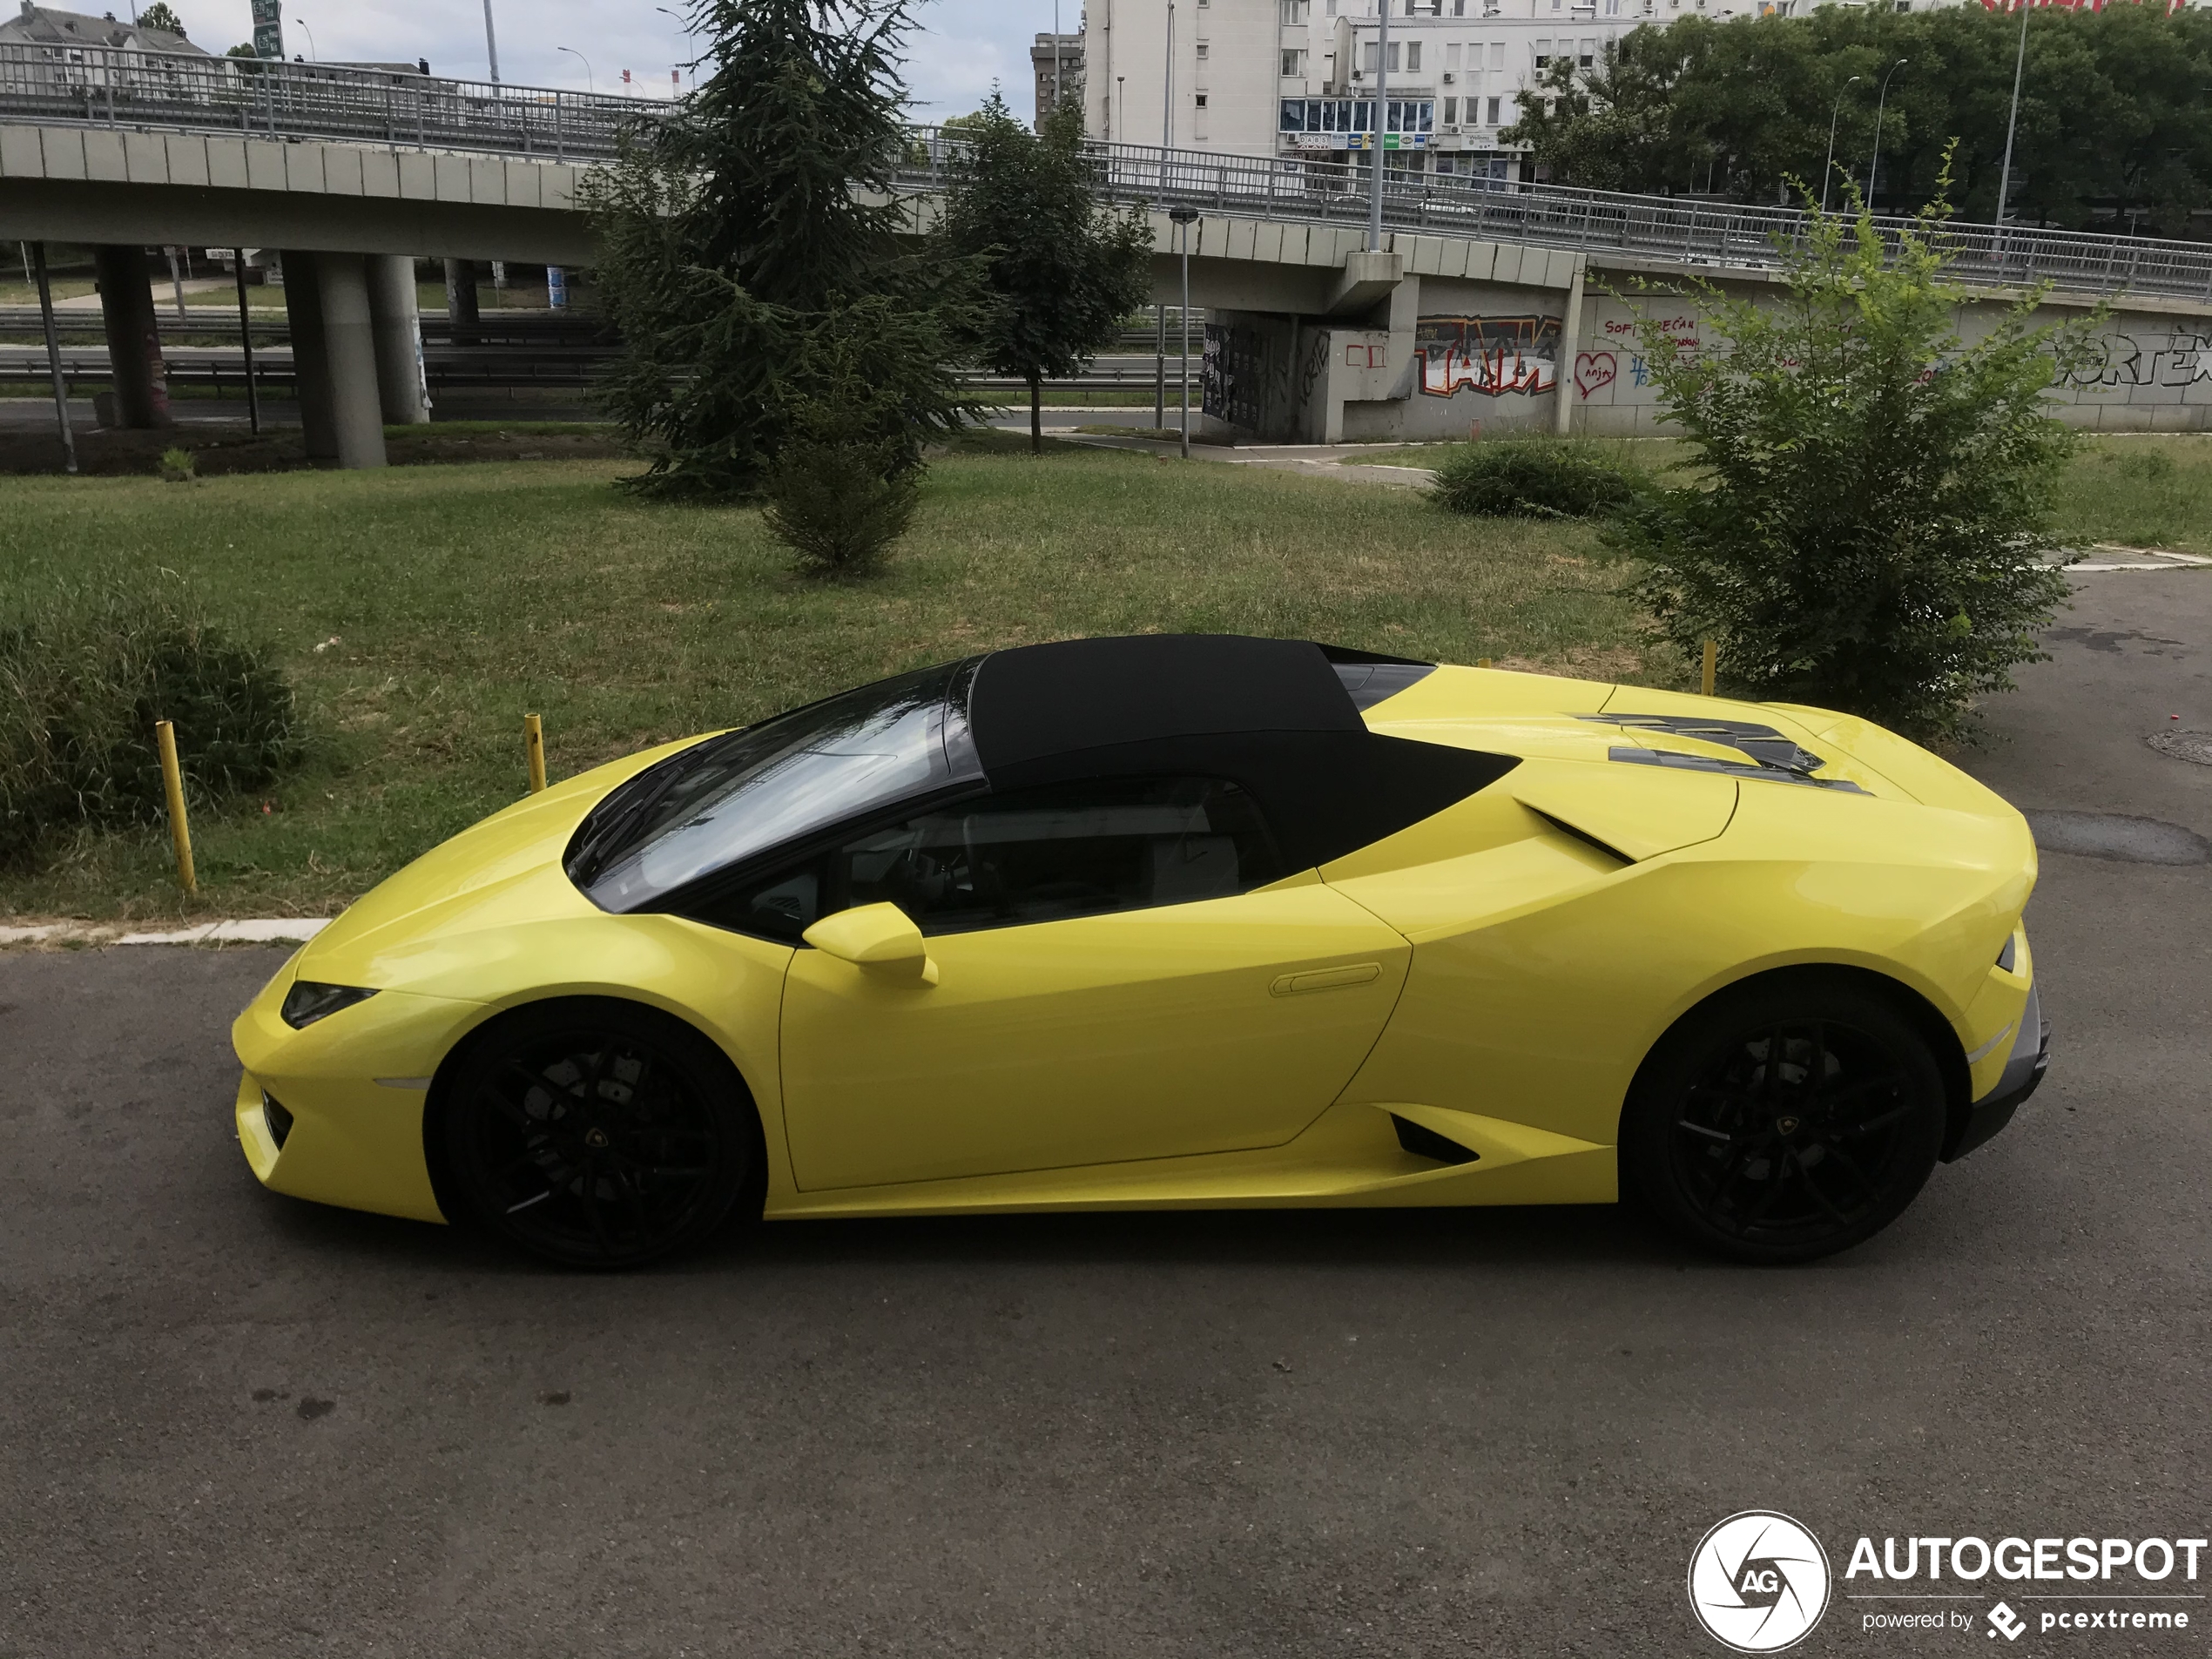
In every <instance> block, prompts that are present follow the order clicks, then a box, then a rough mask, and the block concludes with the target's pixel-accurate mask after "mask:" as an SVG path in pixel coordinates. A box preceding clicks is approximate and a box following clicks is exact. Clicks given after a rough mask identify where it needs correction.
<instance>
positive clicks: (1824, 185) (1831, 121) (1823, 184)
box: [1820, 75, 1859, 212]
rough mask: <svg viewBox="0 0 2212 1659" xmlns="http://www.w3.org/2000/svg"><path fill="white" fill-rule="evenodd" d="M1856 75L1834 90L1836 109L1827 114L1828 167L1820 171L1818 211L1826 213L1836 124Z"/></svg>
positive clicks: (1833, 173)
mask: <svg viewBox="0 0 2212 1659" xmlns="http://www.w3.org/2000/svg"><path fill="white" fill-rule="evenodd" d="M1858 80H1859V78H1858V76H1856V75H1854V76H1852V77H1851V79H1849V80H1847V81H1845V82H1844V84H1842V85H1841V86H1839V87H1838V88H1837V89H1836V107H1835V108H1834V109H1832V110H1831V111H1829V112H1828V165H1826V166H1824V167H1823V168H1822V169H1821V170H1820V211H1821V212H1827V211H1828V183H1829V180H1831V179H1833V178H1834V177H1835V176H1836V122H1837V119H1838V118H1839V117H1840V116H1842V114H1843V112H1844V93H1846V92H1848V91H1851V88H1852V87H1853V86H1855V85H1857V84H1858Z"/></svg>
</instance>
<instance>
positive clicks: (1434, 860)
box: [233, 636, 2048, 1267]
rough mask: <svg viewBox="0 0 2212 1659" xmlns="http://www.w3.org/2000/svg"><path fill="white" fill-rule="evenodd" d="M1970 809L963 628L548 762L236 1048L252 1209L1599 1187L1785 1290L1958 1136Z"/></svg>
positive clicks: (1957, 786) (1989, 905)
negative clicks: (578, 772)
mask: <svg viewBox="0 0 2212 1659" xmlns="http://www.w3.org/2000/svg"><path fill="white" fill-rule="evenodd" d="M2034 880H2035V847H2034V844H2033V840H2031V839H2030V837H2029V834H2028V830H2027V824H2026V823H2025V822H2024V821H2023V820H2022V819H2021V818H2020V814H2019V813H2016V812H2014V811H2013V809H2012V808H2011V807H2010V806H2006V803H2005V802H2004V801H2002V800H2001V799H1999V798H1998V797H1997V796H1995V795H1993V794H1992V793H1991V792H1989V791H1988V790H1986V789H1985V788H1983V787H1982V786H1980V785H1979V784H1977V783H1975V782H1974V781H1973V779H1970V778H1968V777H1966V775H1965V774H1964V773H1962V772H1959V771H1957V770H1956V769H1955V768H1953V767H1952V766H1950V765H1946V763H1945V762H1944V761H1942V760H1939V759H1937V758H1936V757H1935V756H1933V755H1931V754H1929V753H1927V752H1925V751H1924V750H1921V749H1919V748H1916V747H1915V746H1914V745H1912V744H1910V743H1907V742H1905V741H1904V740H1903V739H1902V738H1897V737H1895V736H1892V734H1890V733H1889V732H1885V731H1882V730H1881V729H1880V728H1878V727H1876V726H1872V725H1868V724H1866V723H1865V721H1862V720H1858V719H1853V718H1849V717H1847V716H1844V715H1839V714H1835V713H1829V712H1824V711H1820V710H1817V709H1810V708H1799V707H1794V706H1784V705H1755V704H1734V703H1727V702H1722V701H1718V700H1716V699H1714V698H1696V697H1687V696H1682V695H1678V694H1676V693H1671V692H1665V691H1644V690H1639V689H1637V688H1635V687H1633V686H1619V685H1595V684H1589V683H1585V682H1581V681H1577V680H1568V679H1555V678H1548V677H1545V676H1540V675H1533V674H1514V673H1506V672H1501V671H1490V670H1482V669H1467V668H1449V667H1438V666H1436V665H1435V664H1429V663H1416V662H1406V661H1403V660H1399V659H1397V658H1385V657H1377V656H1373V655H1371V654H1368V653H1365V652H1360V651H1344V650H1339V649H1335V648H1332V647H1329V646H1324V645H1316V644H1305V643H1303V642H1298V641H1291V640H1272V639H1247V638H1238V637H1211V636H1160V637H1142V638H1131V639H1090V640H1079V641H1071V642H1068V643H1064V644H1049V645H1034V646H1026V647H1022V648H1021V649H1018V650H1011V651H993V652H990V653H988V655H985V656H981V657H976V658H969V659H968V660H967V661H964V662H959V663H954V664H948V665H947V666H943V667H939V668H931V669H926V670H923V671H920V672H918V673H911V674H906V675H902V676H900V677H899V678H895V679H889V680H885V681H883V682H881V683H880V684H878V685H869V686H865V687H863V688H861V689H860V690H858V691H847V692H846V693H844V694H843V695H841V696H838V697H833V698H828V699H826V700H825V701H823V702H819V703H815V704H813V705H809V706H807V707H806V708H802V709H798V710H795V711H792V712H790V713H787V714H783V715H779V716H778V717H776V718H773V719H770V720H764V721H762V722H760V723H759V725H752V726H748V727H745V728H744V729H743V730H739V731H734V732H725V733H722V734H719V735H717V736H712V737H707V738H693V739H691V740H688V741H685V742H683V743H678V744H671V745H667V746H666V747H664V748H660V749H656V750H652V751H651V752H647V753H644V754H640V755H637V756H633V757H631V759H628V760H624V761H622V762H619V763H617V764H616V765H610V766H604V767H602V768H600V769H599V770H597V771H596V772H589V773H586V774H585V775H583V776H582V777H579V778H575V779H570V780H569V781H568V782H566V783H563V784H561V785H558V786H555V787H553V788H551V789H549V790H546V791H544V792H543V793H540V794H536V795H533V796H531V797H529V798H528V799H524V800H523V801H520V802H517V803H516V805H515V806H510V807H509V808H507V809H506V810H505V811H504V812H501V813H496V814H494V815H493V816H492V817H490V818H489V819H485V820H484V821H483V822H482V823H481V824H479V825H477V826H475V827H474V828H473V829H470V830H469V831H467V832H465V833H462V834H461V835H458V836H456V837H455V838H454V839H453V840H450V841H448V842H447V843H446V844H445V845H444V846H440V847H438V848H437V849H435V851H433V852H431V853H428V854H427V855H426V856H424V857H423V858H421V859H419V860H416V861H415V863H414V864H412V865H410V866H408V867H407V868H406V869H404V870H402V871H401V872H400V873H398V874H397V875H395V876H394V877H393V878H392V879H391V880H388V881H386V882H385V883H384V884H383V885H382V886H381V887H378V888H376V889H375V891H374V892H373V893H371V894H368V896H367V897H366V898H364V899H362V900H361V901H360V902H359V903H358V904H356V905H354V907H352V908H351V909H349V910H347V912H346V913H345V914H343V915H342V916H341V917H340V918H339V919H338V920H337V921H335V922H334V923H333V924H332V925H331V926H330V927H328V928H327V929H326V930H325V931H324V932H323V933H321V934H320V935H318V936H317V937H316V938H315V939H314V941H312V942H311V943H309V944H308V945H307V947H306V948H304V949H302V950H301V951H300V953H299V954H297V955H296V956H295V957H293V960H292V961H289V962H287V964H286V965H285V967H284V968H283V969H282V970H281V971H280V973H279V974H277V976H276V977H275V978H274V979H273V980H272V981H270V983H269V984H268V986H267V988H266V989H265V990H263V991H262V993H261V994H260V996H259V997H257V998H256V999H255V1000H254V1001H253V1005H252V1006H251V1007H249V1008H247V1009H246V1012H245V1013H244V1014H242V1015H239V1020H238V1022H237V1025H236V1027H235V1028H234V1029H233V1041H234V1042H235V1043H236V1046H237V1049H238V1054H239V1060H240V1061H241V1062H243V1064H244V1066H245V1076H243V1078H242V1079H241V1080H240V1082H239V1095H238V1108H237V1111H238V1130H239V1139H240V1141H241V1142H242V1143H244V1145H245V1149H246V1157H247V1160H248V1161H249V1162H250V1163H252V1165H253V1171H254V1173H255V1174H256V1175H257V1176H259V1177H260V1178H261V1179H262V1180H263V1181H264V1182H266V1184H268V1185H269V1186H271V1187H273V1188H274V1189H275V1190H278V1191H280V1192H287V1193H292V1194H294V1195H296V1196H298V1197H302V1198H311V1199H316V1200H319V1201H320V1202H322V1203H326V1204H347V1205H351V1206H354V1207H355V1208H359V1209H362V1210H374V1211H383V1212H386V1213H388V1214H391V1215H397V1216H412V1217H421V1219H424V1220H429V1221H442V1220H453V1221H463V1220H466V1221H469V1222H473V1223H475V1224H481V1225H482V1226H484V1227H487V1228H489V1229H490V1230H491V1231H493V1232H495V1233H496V1234H499V1235H502V1236H503V1237H504V1238H508V1239H509V1240H511V1241H512V1242H513V1243H515V1244H518V1245H521V1246H523V1248H525V1249H527V1250H530V1251H536V1253H538V1254H539V1255H541V1256H543V1257H547V1258H551V1259H552V1260H554V1261H556V1262H561V1263H565V1264H573V1265H577V1266H587V1267H619V1266H628V1265H631V1264H637V1263H640V1262H644V1261H647V1260H649V1259H651V1258H655V1257H658V1256H660V1255H662V1254H664V1253H665V1252H668V1251H674V1250H678V1249H681V1248H683V1247H685V1246H687V1245H691V1244H697V1243H698V1242H699V1241H700V1240H701V1239H703V1238H705V1236H706V1235H708V1234H709V1233H710V1232H711V1231H713V1230H714V1229H716V1228H717V1227H718V1226H719V1225H720V1224H722V1223H723V1222H724V1221H725V1219H727V1218H728V1217H730V1216H731V1215H732V1212H733V1211H738V1209H740V1208H741V1207H742V1208H743V1209H744V1210H745V1211H746V1212H748V1213H759V1214H763V1215H765V1216H766V1217H769V1218H770V1219H774V1220H783V1219H787V1218H792V1217H828V1216H882V1215H929V1214H948V1213H952V1212H955V1211H1035V1210H1048V1209H1056V1208H1070V1209H1163V1208H1170V1207H1177V1206H1206V1207H1231V1206H1238V1205H1274V1206H1284V1205H1345V1204H1378V1205H1395V1204H1609V1203H1612V1202H1614V1201H1615V1198H1616V1197H1622V1196H1624V1195H1625V1196H1631V1197H1635V1198H1638V1199H1640V1200H1641V1201H1642V1203H1643V1204H1646V1205H1647V1206H1648V1207H1649V1209H1650V1210H1651V1211H1654V1212H1656V1214H1657V1215H1658V1216H1659V1217H1662V1218H1663V1219H1664V1220H1665V1221H1666V1222H1668V1223H1669V1224H1671V1225H1672V1226H1674V1227H1675V1228H1676V1229H1678V1230H1679V1231H1682V1232H1683V1233H1684V1234H1686V1235H1687V1236H1689V1238H1692V1239H1694V1240H1696V1241H1697V1242H1699V1243H1700V1244H1705V1245H1707V1246H1710V1247H1712V1248H1715V1249H1717V1250H1719V1251H1724V1252H1727V1253H1729V1254H1730V1255H1734V1256H1737V1257H1739V1258H1745V1259H1750V1260H1757V1261H1797V1260H1803V1259H1805V1258H1811V1257H1814V1256H1817V1255H1821V1254H1824V1253H1825V1252H1827V1251H1834V1250H1838V1249H1842V1248H1844V1247H1845V1246H1847V1245H1850V1244H1855V1243H1857V1242H1858V1241H1859V1240H1862V1239H1864V1238H1867V1237H1868V1236H1870V1235H1871V1234H1872V1233H1874V1232H1876V1231H1878V1230H1879V1229H1881V1228H1882V1227H1884V1226H1885V1225H1886V1224H1888V1223H1889V1222H1890V1221H1892V1219H1894V1218H1895V1217H1896V1216H1897V1215H1898V1213H1899V1212H1900V1211H1903V1210H1904V1208H1905V1205H1906V1204H1909V1203H1911V1202H1912V1197H1913V1196H1914V1195H1915V1194H1916V1193H1917V1192H1918V1191H1919V1189H1920V1187H1921V1184H1923V1183H1924V1182H1925V1180H1926V1179H1927V1177H1928V1175H1929V1173H1930V1171H1931V1170H1932V1169H1933V1167H1934V1165H1935V1164H1936V1163H1937V1161H1938V1160H1939V1159H1945V1160H1948V1159H1952V1158H1956V1157H1959V1155H1960V1154H1962V1153H1964V1152H1966V1150H1970V1149H1971V1148H1973V1147H1974V1146H1976V1145H1979V1143H1981V1142H1982V1141H1984V1140H1986V1138H1987V1137H1988V1136H1990V1135H1992V1134H1993V1133H1994V1132H1996V1130H1999V1129H2000V1128H2001V1127H2002V1126H2003V1125H2004V1123H2006V1120H2007V1119H2008V1118H2009V1117H2010V1116H2012V1114H2013V1109H2014V1108H2015V1107H2016V1106H2017V1105H2018V1104H2019V1103H2020V1101H2021V1100H2023V1099H2025V1098H2026V1097H2027V1095H2028V1093H2029V1092H2030V1091H2031V1090H2033V1089H2034V1087H2035V1085H2036V1083H2037V1082H2039V1081H2040V1077H2041V1075H2042V1071H2043V1068H2044V1065H2045V1063H2046V1059H2047V1042H2048V1034H2047V1028H2045V1026H2044V1024H2043V1022H2042V1021H2041V1019H2040V1013H2039V1009H2038V1006H2037V998H2036V995H2035V988H2034V974H2033V963H2032V962H2031V961H2030V959H2029V956H2028V949H2027V937H2026V935H2025V934H2024V933H2023V932H2022V931H2021V928H2020V911H2021V907H2023V906H2024V905H2025V904H2026V903H2027V896H2028V892H2029V889H2030V888H2031V887H2033V884H2034Z"/></svg>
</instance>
